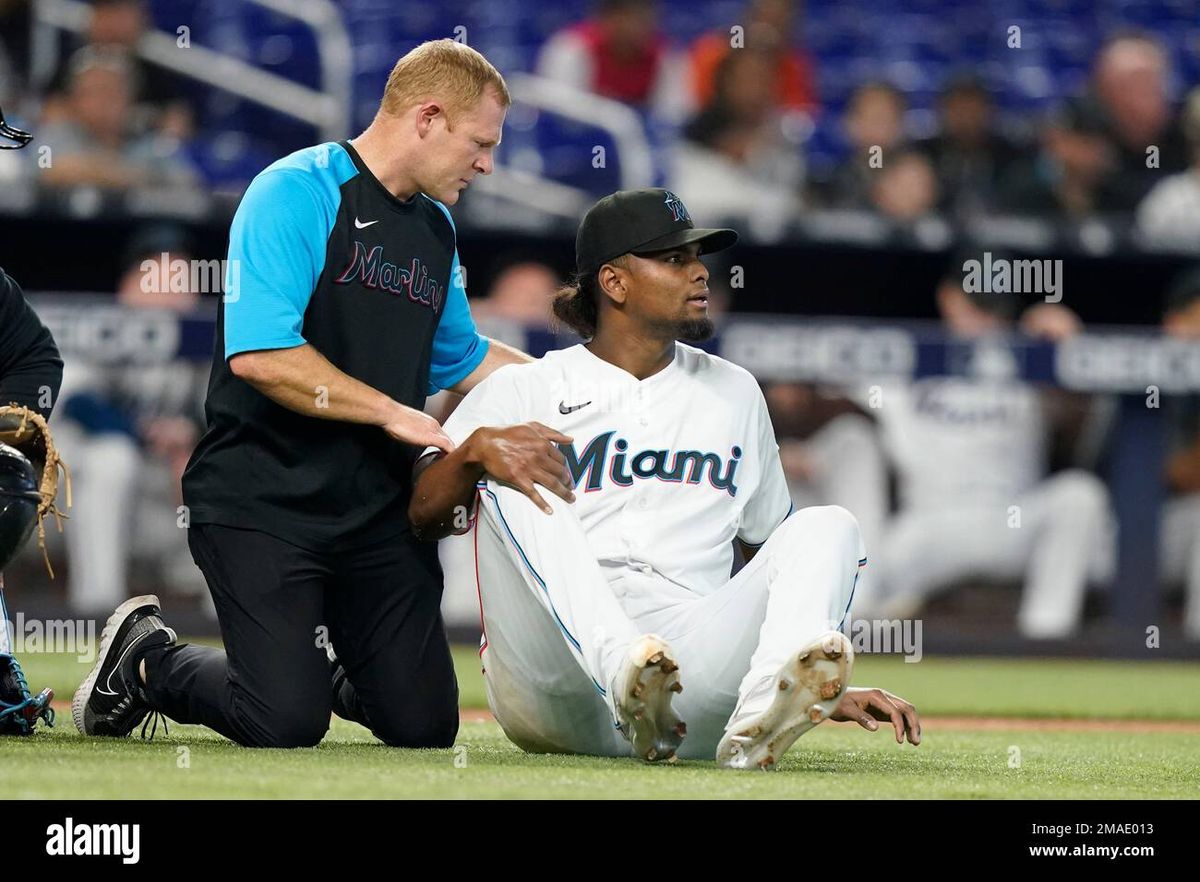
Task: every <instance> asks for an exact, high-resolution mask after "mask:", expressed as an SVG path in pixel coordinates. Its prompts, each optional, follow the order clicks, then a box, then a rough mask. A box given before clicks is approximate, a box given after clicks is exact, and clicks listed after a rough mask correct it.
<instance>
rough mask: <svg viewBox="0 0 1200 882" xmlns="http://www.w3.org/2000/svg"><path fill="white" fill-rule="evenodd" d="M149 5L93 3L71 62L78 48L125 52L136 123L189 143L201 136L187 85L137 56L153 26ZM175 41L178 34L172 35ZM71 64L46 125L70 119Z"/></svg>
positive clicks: (55, 87)
mask: <svg viewBox="0 0 1200 882" xmlns="http://www.w3.org/2000/svg"><path fill="white" fill-rule="evenodd" d="M148 19H149V11H148V10H147V8H146V3H145V2H144V0H93V3H92V5H91V17H90V18H89V20H88V27H87V31H86V32H85V35H84V39H83V41H82V43H79V42H77V43H75V45H73V46H70V47H68V49H67V52H66V55H67V57H68V59H69V58H70V56H71V55H73V54H74V52H75V51H77V50H78V49H81V48H84V47H87V46H91V47H93V48H97V49H99V48H104V47H109V48H114V49H124V50H125V51H126V52H127V53H128V56H129V69H130V77H129V79H130V88H131V93H132V94H131V103H132V107H131V109H130V120H131V124H132V126H133V127H134V128H135V129H136V130H137V131H157V132H160V133H161V134H163V135H165V136H167V137H171V138H175V139H177V140H180V141H185V140H187V139H188V138H190V137H192V135H193V134H194V131H195V120H194V114H193V113H192V108H191V105H190V103H189V102H188V100H187V98H186V91H185V86H184V80H183V78H182V77H180V76H179V75H178V74H176V73H175V72H174V71H172V70H171V69H170V68H165V67H161V66H160V65H157V64H155V63H154V62H152V61H147V60H145V59H143V58H141V57H140V56H139V55H138V54H137V47H138V44H139V43H140V42H141V41H142V38H143V37H144V36H145V34H146V30H147V27H148V25H149V21H148ZM172 36H174V35H172ZM70 80H71V63H70V61H68V62H67V63H66V64H64V65H63V66H62V67H60V68H59V70H58V71H57V72H56V74H55V76H54V80H53V81H52V82H51V84H50V88H49V93H50V94H49V95H48V96H47V99H46V107H45V110H44V115H43V121H44V122H47V123H48V122H56V121H58V119H60V118H62V117H64V116H69V115H70V111H69V103H70V99H69V92H70Z"/></svg>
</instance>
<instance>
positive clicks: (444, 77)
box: [379, 39, 512, 117]
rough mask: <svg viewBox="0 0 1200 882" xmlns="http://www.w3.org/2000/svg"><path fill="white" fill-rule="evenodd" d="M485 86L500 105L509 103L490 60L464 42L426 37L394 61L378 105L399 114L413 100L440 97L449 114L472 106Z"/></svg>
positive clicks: (504, 88)
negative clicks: (493, 91)
mask: <svg viewBox="0 0 1200 882" xmlns="http://www.w3.org/2000/svg"><path fill="white" fill-rule="evenodd" d="M488 86H491V87H492V88H493V89H495V91H496V97H498V98H499V99H500V103H501V105H502V106H504V107H508V106H509V105H510V104H512V97H511V96H510V95H509V94H508V86H507V84H505V82H504V77H502V76H501V75H500V71H498V70H496V68H495V67H493V66H492V63H491V62H490V61H488V60H487V59H486V58H484V57H483V56H482V55H480V54H479V53H478V52H476V51H475V50H474V49H472V48H471V47H470V46H468V45H466V44H465V43H458V42H455V41H454V40H450V39H443V40H430V41H428V42H426V43H422V44H421V45H420V46H418V47H417V48H415V49H413V50H412V51H411V52H409V53H408V54H407V55H405V56H404V57H403V58H401V59H400V60H399V61H397V62H396V66H395V67H393V68H392V72H391V73H390V74H389V75H388V81H387V86H386V87H385V88H384V90H383V100H382V101H381V102H380V105H379V109H380V111H382V112H383V113H388V114H391V115H392V116H399V115H400V114H401V113H403V112H404V111H405V110H406V109H408V108H409V107H412V106H413V105H415V104H420V103H422V102H424V101H440V102H442V103H444V104H445V107H446V112H447V114H448V115H449V116H451V117H453V116H456V115H457V114H459V113H461V112H462V111H465V110H470V109H471V108H472V107H474V106H475V104H476V103H477V102H478V101H479V99H480V98H482V97H483V93H484V90H485V89H486V88H487V87H488Z"/></svg>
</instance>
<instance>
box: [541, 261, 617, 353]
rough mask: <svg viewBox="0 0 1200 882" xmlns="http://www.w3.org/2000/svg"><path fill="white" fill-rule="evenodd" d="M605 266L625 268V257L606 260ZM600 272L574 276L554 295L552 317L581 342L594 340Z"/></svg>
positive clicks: (597, 270) (596, 270) (598, 304)
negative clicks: (577, 336) (580, 338)
mask: <svg viewBox="0 0 1200 882" xmlns="http://www.w3.org/2000/svg"><path fill="white" fill-rule="evenodd" d="M605 263H606V264H608V263H611V264H612V265H613V266H619V267H624V266H625V265H626V258H625V255H623V254H622V255H621V256H620V257H614V258H613V259H612V260H606V261H605ZM599 272H600V270H599V269H595V270H592V271H591V272H587V273H576V274H575V276H574V278H572V279H571V281H570V282H568V283H567V284H565V285H563V286H562V287H561V288H559V289H558V290H557V291H555V292H554V317H555V318H557V319H558V320H559V321H560V322H562V323H563V324H564V325H566V326H567V327H569V328H570V329H571V330H573V331H574V332H575V333H577V334H578V335H579V336H580V337H582V338H583V339H584V340H590V339H591V338H592V337H594V336H596V317H597V315H598V314H599V311H600V301H599V297H600V286H599V283H598V281H597V274H598V273H599Z"/></svg>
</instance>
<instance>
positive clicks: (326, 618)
mask: <svg viewBox="0 0 1200 882" xmlns="http://www.w3.org/2000/svg"><path fill="white" fill-rule="evenodd" d="M188 544H189V546H190V548H191V551H192V558H193V559H194V560H195V561H196V565H197V566H199V567H200V570H201V572H203V573H204V577H205V579H206V580H207V581H208V587H209V590H210V591H211V592H212V596H213V600H214V601H215V603H216V608H217V618H218V620H219V622H220V626H221V636H222V638H223V639H224V641H225V650H224V651H222V650H219V649H212V648H210V647H205V646H195V645H189V644H183V645H179V646H176V647H171V648H169V649H166V650H162V651H152V652H150V653H148V654H147V656H146V678H147V682H148V686H147V689H146V692H147V695H148V696H149V698H150V701H151V704H152V705H153V706H154V707H155V708H156V709H157V710H160V711H162V712H163V713H165V714H166V715H167V716H168V717H169V718H170V719H172V720H177V721H178V722H181V723H202V724H204V725H206V726H208V727H209V728H211V729H215V730H216V731H217V732H220V733H221V734H222V735H225V736H226V737H228V738H231V739H232V740H234V741H236V742H238V743H239V744H244V745H247V746H254V747H305V746H311V745H314V744H317V743H318V742H319V741H320V740H321V738H322V737H323V736H324V734H325V732H326V730H327V729H328V728H329V715H330V712H331V711H333V710H336V711H337V712H338V715H339V716H342V717H345V718H347V719H351V720H354V721H356V722H359V723H362V724H363V725H364V726H366V727H367V728H369V729H370V730H371V731H372V732H373V733H374V734H375V736H376V737H377V738H379V739H380V740H381V741H383V742H385V743H386V744H390V745H395V746H399V747H449V746H450V745H452V744H453V743H454V738H455V736H456V735H457V733H458V683H457V680H456V679H455V676H454V666H453V664H452V662H451V658H450V647H449V645H448V644H447V642H446V633H445V629H444V627H443V625H442V617H441V609H440V607H441V599H442V571H441V567H440V565H439V564H438V557H437V546H436V544H434V543H421V542H417V541H416V540H415V539H412V538H411V537H404V538H400V539H392V540H389V541H388V542H385V543H381V544H378V545H373V546H370V547H368V548H363V549H355V550H354V551H353V552H343V553H333V554H318V553H316V552H313V551H309V550H306V549H303V548H299V547H297V546H295V545H291V544H289V543H287V542H284V541H283V540H282V539H277V538H276V537H274V536H271V535H269V534H267V533H262V532H258V531H256V530H241V529H234V528H232V527H223V526H219V525H216V524H193V525H192V526H191V528H190V529H189V531H188ZM168 622H169V619H168ZM325 628H327V629H328V631H327V633H326V632H325V630H324V629H325ZM329 641H332V643H333V646H334V650H335V651H336V653H337V656H338V662H339V663H340V665H342V666H344V668H345V675H344V676H338V677H336V678H335V677H333V676H332V675H333V673H334V672H333V671H332V670H331V666H330V663H329V659H328V657H327V655H326V651H325V645H326V643H327V642H329ZM335 681H336V688H335Z"/></svg>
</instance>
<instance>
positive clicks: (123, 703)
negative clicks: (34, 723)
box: [71, 594, 175, 738]
mask: <svg viewBox="0 0 1200 882" xmlns="http://www.w3.org/2000/svg"><path fill="white" fill-rule="evenodd" d="M174 645H175V632H174V631H173V630H172V629H171V628H168V627H167V626H166V625H164V624H163V621H162V619H161V618H160V617H159V607H158V598H157V597H156V596H155V595H153V594H144V595H142V596H141V597H133V598H130V599H129V600H126V601H125V602H124V603H122V604H121V605H120V606H118V607H117V609H116V612H114V613H113V614H112V615H111V616H109V617H108V621H107V622H105V623H104V630H103V631H102V632H101V634H100V652H99V656H98V658H97V659H96V666H95V667H94V668H92V672H91V673H90V674H88V676H87V679H86V680H84V681H83V684H82V685H81V686H80V687H79V688H78V689H76V690H75V698H74V700H72V702H71V715H72V716H73V717H74V718H75V727H76V728H77V729H79V731H80V732H82V733H83V734H84V735H108V736H112V737H116V738H123V737H125V736H126V735H128V734H129V733H130V732H132V731H133V730H134V728H135V727H136V726H137V724H138V723H140V722H142V720H143V719H144V718H145V716H146V715H147V714H148V713H150V711H151V710H153V708H151V707H150V704H149V702H148V701H147V699H146V694H145V692H144V691H143V689H142V681H141V679H140V678H139V677H138V672H137V663H138V661H139V660H140V659H141V657H142V655H143V653H144V652H145V650H147V649H150V648H151V647H155V646H174ZM155 716H156V718H157V716H158V715H157V714H155ZM147 722H149V721H147ZM157 725H158V724H157V719H156V720H155V728H157ZM142 734H143V736H145V730H144V727H143V732H142Z"/></svg>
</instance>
